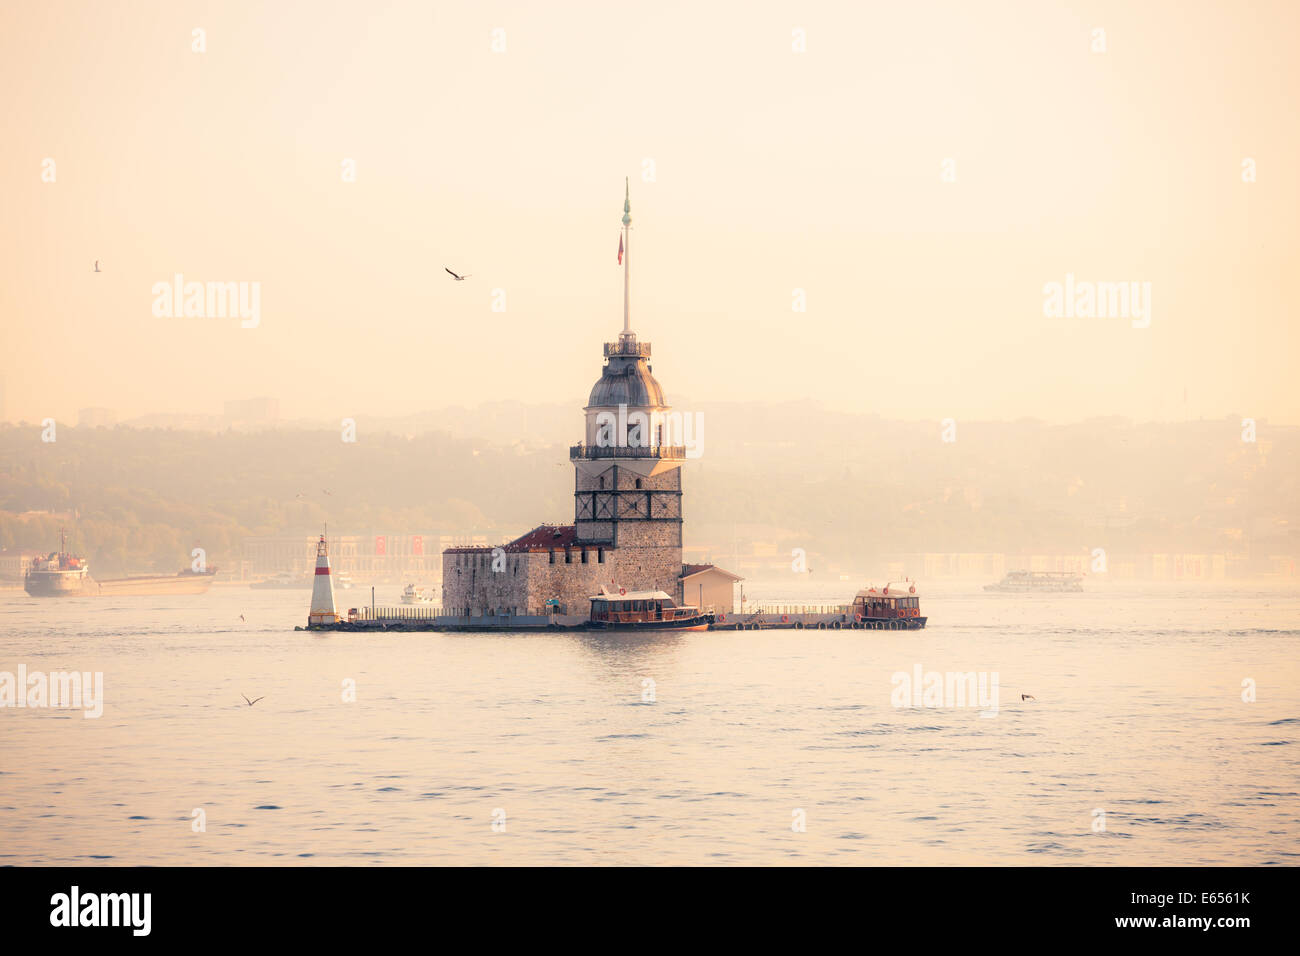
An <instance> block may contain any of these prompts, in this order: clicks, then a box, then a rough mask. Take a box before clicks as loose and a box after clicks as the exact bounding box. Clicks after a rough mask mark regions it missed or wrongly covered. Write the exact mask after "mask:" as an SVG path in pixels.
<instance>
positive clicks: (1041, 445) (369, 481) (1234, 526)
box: [0, 403, 1300, 573]
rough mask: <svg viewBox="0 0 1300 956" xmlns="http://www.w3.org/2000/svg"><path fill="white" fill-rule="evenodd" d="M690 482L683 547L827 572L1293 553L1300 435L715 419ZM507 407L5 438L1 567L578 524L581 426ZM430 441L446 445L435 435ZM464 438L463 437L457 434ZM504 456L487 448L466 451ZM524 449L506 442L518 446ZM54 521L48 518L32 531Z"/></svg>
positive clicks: (748, 416) (802, 414) (745, 413)
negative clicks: (796, 551) (973, 560)
mask: <svg viewBox="0 0 1300 956" xmlns="http://www.w3.org/2000/svg"><path fill="white" fill-rule="evenodd" d="M699 411H700V412H701V413H702V414H703V417H704V423H705V428H704V434H703V439H704V440H703V455H702V457H701V458H700V459H699V460H698V461H693V462H691V463H690V464H688V465H687V471H686V473H685V474H686V477H685V494H686V498H685V513H686V518H687V528H686V535H687V543H688V545H702V546H706V547H709V548H713V549H716V551H717V553H718V554H719V556H721V555H724V554H726V553H727V552H728V551H729V550H731V549H732V548H733V547H747V546H749V545H751V544H753V543H755V542H759V541H761V542H763V543H764V545H765V546H768V547H771V546H775V547H776V548H777V549H778V551H779V550H781V549H784V552H785V553H788V551H789V548H791V547H802V548H804V549H806V550H807V551H808V553H809V555H810V560H821V559H825V560H828V561H830V562H832V563H834V564H839V563H842V562H850V561H855V560H865V559H868V558H870V557H872V556H874V555H879V554H883V553H889V552H899V551H1061V552H1064V551H1077V550H1079V549H1080V548H1085V547H1090V546H1096V545H1098V543H1101V544H1102V546H1105V547H1107V548H1108V549H1110V550H1112V551H1114V552H1120V551H1134V552H1137V551H1164V550H1168V551H1198V552H1201V551H1206V552H1209V551H1213V552H1233V553H1241V554H1252V553H1258V554H1267V553H1281V554H1296V553H1297V552H1300V538H1298V536H1297V528H1300V486H1298V483H1300V429H1296V428H1271V427H1269V426H1268V425H1267V423H1263V422H1261V423H1259V425H1258V426H1257V428H1258V440H1257V441H1256V442H1254V443H1248V442H1243V441H1242V428H1241V422H1240V419H1232V420H1225V421H1215V422H1193V423H1184V424H1143V425H1136V424H1132V423H1128V422H1125V421H1121V420H1110V419H1108V420H1102V421H1092V422H1084V423H1079V424H1073V425H1045V424H1041V423H1036V422H1032V421H1022V422H1012V423H980V422H957V423H956V424H955V427H956V433H955V437H956V440H955V441H952V442H944V441H942V440H941V425H940V423H938V422H898V421H885V420H882V419H879V418H875V417H873V416H867V415H846V414H836V413H828V412H825V411H823V410H821V409H819V408H818V407H817V406H816V405H813V404H811V403H806V404H784V405H766V406H764V405H725V404H724V405H714V406H707V407H704V408H701V409H699ZM528 415H529V417H528V418H525V419H522V421H523V424H522V425H520V426H519V428H518V435H517V436H515V437H512V431H511V427H510V423H511V421H515V420H520V419H519V413H518V412H516V411H515V410H512V408H511V407H510V406H508V405H498V406H490V407H486V408H484V409H473V410H465V409H459V410H455V412H454V413H452V412H442V413H436V414H435V413H430V414H429V415H428V416H418V417H416V418H413V419H412V420H410V421H406V422H402V423H400V425H401V426H405V427H407V428H412V429H413V430H411V431H410V432H408V433H402V434H399V433H396V432H393V431H388V430H386V429H387V428H390V427H392V426H393V425H394V424H397V423H392V422H385V423H378V422H369V423H367V422H365V421H362V422H359V423H358V436H357V437H358V440H357V441H356V442H355V443H346V442H343V441H342V440H341V439H340V433H339V432H338V431H337V430H320V429H316V430H313V429H304V428H280V429H277V430H267V431H255V432H233V431H226V432H212V431H172V430H161V429H137V428H130V427H121V426H119V427H117V428H112V429H103V428H99V429H90V428H74V427H61V428H60V429H59V431H58V440H57V441H56V442H54V443H50V444H45V443H42V441H41V439H40V429H39V427H37V426H4V427H0V547H4V548H9V549H17V548H28V549H46V550H47V549H49V548H52V547H53V546H54V544H55V543H56V541H57V538H56V535H57V529H58V526H59V524H60V521H61V520H63V519H60V518H59V517H58V516H57V514H55V513H60V512H69V513H74V514H75V515H76V520H75V526H76V532H77V547H78V548H79V549H80V550H82V551H84V552H85V553H86V554H87V555H93V556H94V560H95V562H96V566H97V568H98V569H100V570H101V571H102V572H104V573H110V572H119V571H125V570H141V569H145V568H153V569H157V570H173V569H176V568H179V567H182V566H184V565H187V564H188V563H189V553H190V549H191V548H192V547H195V546H202V547H204V548H205V549H206V550H207V552H208V560H209V561H210V562H211V563H214V564H221V563H223V562H229V561H232V560H234V559H235V558H237V557H238V555H239V552H240V545H241V542H242V539H243V538H244V537H245V536H247V535H265V534H280V533H289V532H293V533H302V534H311V533H313V532H316V531H318V530H319V529H320V528H321V527H322V525H323V524H324V523H325V522H327V521H328V523H329V526H330V527H331V528H332V529H337V530H339V531H341V532H354V533H367V532H369V531H371V530H387V531H397V530H402V529H440V530H442V531H444V532H445V533H448V534H466V533H477V534H486V535H487V536H488V537H489V539H490V540H499V539H501V538H502V537H505V536H510V535H514V534H518V533H520V532H522V531H524V530H526V529H527V528H530V527H532V526H533V525H535V524H537V523H539V522H541V521H544V520H549V521H567V520H571V518H572V508H573V505H572V492H573V472H572V469H571V467H570V466H569V463H568V443H569V442H570V441H576V440H577V437H578V435H579V430H580V426H581V416H580V413H577V412H574V411H572V410H570V411H568V412H567V413H566V412H564V411H563V409H561V407H560V406H545V407H542V408H540V409H534V410H531V411H530V412H529V413H528ZM424 421H427V422H428V423H429V425H430V426H432V425H433V424H434V423H440V424H444V425H449V426H450V427H449V428H444V429H442V430H431V428H425V429H424V430H419V423H420V422H424ZM453 431H454V434H453V433H452V432H453ZM476 434H477V435H486V436H490V437H487V438H482V439H478V440H472V439H470V438H469V437H466V436H469V435H476ZM512 442H513V443H512ZM28 512H46V514H44V515H42V514H24V513H28Z"/></svg>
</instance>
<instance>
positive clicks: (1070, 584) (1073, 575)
mask: <svg viewBox="0 0 1300 956" xmlns="http://www.w3.org/2000/svg"><path fill="white" fill-rule="evenodd" d="M984 590H985V591H1011V592H1015V593H1018V594H1023V593H1034V594H1057V593H1061V592H1064V591H1082V590H1083V575H1082V574H1080V573H1078V572H1077V571H1008V572H1007V574H1006V577H1004V578H1003V579H1002V580H1001V581H999V582H998V583H997V584H986V585H984Z"/></svg>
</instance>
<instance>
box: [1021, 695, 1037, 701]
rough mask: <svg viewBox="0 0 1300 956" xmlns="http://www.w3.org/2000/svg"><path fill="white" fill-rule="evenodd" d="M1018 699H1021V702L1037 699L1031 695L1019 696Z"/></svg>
mask: <svg viewBox="0 0 1300 956" xmlns="http://www.w3.org/2000/svg"><path fill="white" fill-rule="evenodd" d="M1020 699H1021V700H1038V698H1037V697H1035V696H1034V695H1033V694H1021V695H1020Z"/></svg>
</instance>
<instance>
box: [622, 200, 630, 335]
mask: <svg viewBox="0 0 1300 956" xmlns="http://www.w3.org/2000/svg"><path fill="white" fill-rule="evenodd" d="M631 226H632V198H631V186H630V185H629V184H628V179H627V177H626V176H624V177H623V334H622V336H620V338H624V339H626V338H631V337H632V336H633V332H632V314H631V308H630V306H631V301H632V299H631V291H630V281H631V280H630V276H629V271H628V260H629V259H630V258H631V255H630V253H631V249H630V242H629V239H630V235H629V233H630V231H631Z"/></svg>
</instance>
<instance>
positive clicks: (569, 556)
mask: <svg viewBox="0 0 1300 956" xmlns="http://www.w3.org/2000/svg"><path fill="white" fill-rule="evenodd" d="M564 563H565V564H572V563H573V552H572V551H570V550H569V549H568V548H565V549H564Z"/></svg>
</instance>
